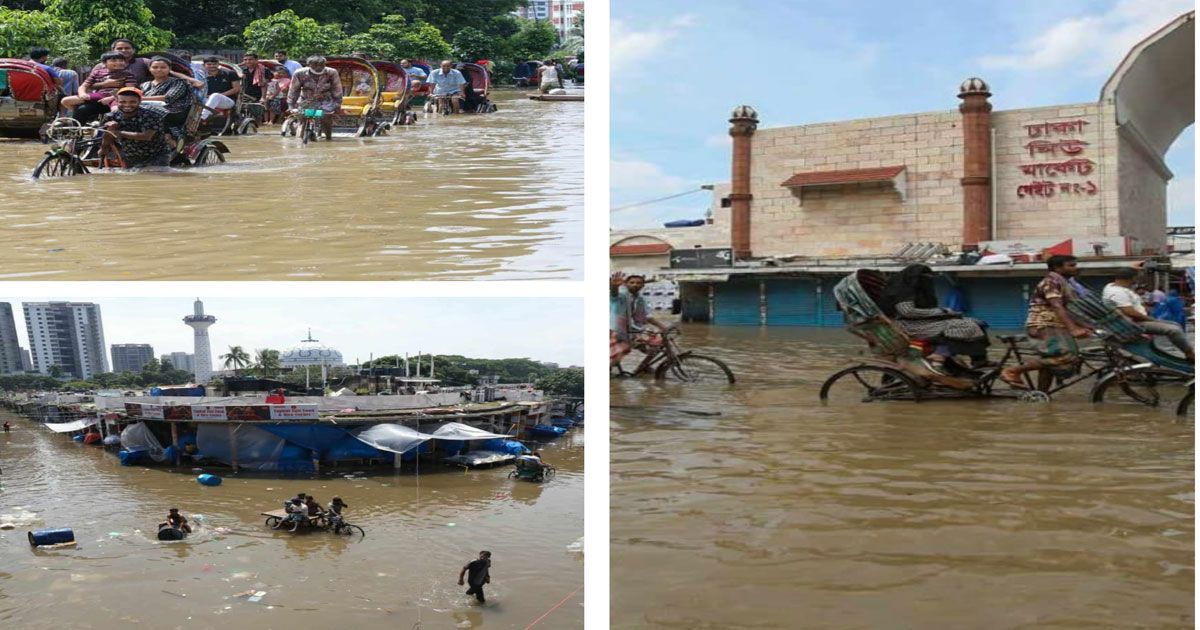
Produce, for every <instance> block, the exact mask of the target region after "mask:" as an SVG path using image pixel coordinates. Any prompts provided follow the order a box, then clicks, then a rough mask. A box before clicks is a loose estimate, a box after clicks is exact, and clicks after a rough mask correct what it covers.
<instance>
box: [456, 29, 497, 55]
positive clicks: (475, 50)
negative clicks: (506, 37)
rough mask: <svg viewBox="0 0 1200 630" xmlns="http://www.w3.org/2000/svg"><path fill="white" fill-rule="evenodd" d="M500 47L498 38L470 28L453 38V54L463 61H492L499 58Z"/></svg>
mask: <svg viewBox="0 0 1200 630" xmlns="http://www.w3.org/2000/svg"><path fill="white" fill-rule="evenodd" d="M502 47H503V42H502V40H501V39H500V38H498V37H494V36H492V35H488V34H487V33H484V32H483V31H481V30H479V29H477V28H474V27H470V26H468V27H467V28H464V29H462V30H461V31H459V32H458V34H457V35H455V36H454V54H455V55H457V56H458V58H459V59H461V60H463V61H476V60H478V59H494V58H496V57H498V56H500V51H501V48H502Z"/></svg>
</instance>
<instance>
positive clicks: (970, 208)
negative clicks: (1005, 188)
mask: <svg viewBox="0 0 1200 630" xmlns="http://www.w3.org/2000/svg"><path fill="white" fill-rule="evenodd" d="M991 95H992V93H991V92H989V91H988V85H987V83H984V82H983V79H980V78H976V77H972V78H970V79H967V80H966V81H963V83H962V85H961V86H959V91H958V98H960V99H962V103H960V104H959V106H958V111H959V112H961V113H962V129H963V131H962V132H963V177H962V180H961V182H962V189H963V231H962V241H963V242H962V245H963V249H964V250H967V249H975V248H976V246H977V245H979V243H981V242H983V241H990V240H992V237H993V235H992V178H991V173H992V137H991V129H992V104H991V103H989V102H988V97H989V96H991Z"/></svg>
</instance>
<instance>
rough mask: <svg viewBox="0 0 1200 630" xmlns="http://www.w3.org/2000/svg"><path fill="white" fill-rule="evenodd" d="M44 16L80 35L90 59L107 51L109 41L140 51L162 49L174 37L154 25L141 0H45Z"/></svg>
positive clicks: (151, 14)
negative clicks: (127, 43) (123, 42)
mask: <svg viewBox="0 0 1200 630" xmlns="http://www.w3.org/2000/svg"><path fill="white" fill-rule="evenodd" d="M45 3H46V10H45V13H46V14H47V15H49V16H50V17H53V18H56V19H59V20H62V21H64V22H66V23H68V24H70V25H71V27H72V28H73V29H74V30H75V31H76V32H79V33H81V34H82V35H83V37H84V40H85V41H86V42H87V45H88V50H89V52H90V53H91V55H92V56H93V57H99V56H100V55H101V54H102V53H103V52H104V51H106V50H109V47H110V45H111V43H112V40H114V39H117V38H122V37H123V38H125V39H128V40H131V41H132V42H133V43H134V45H135V46H137V48H138V49H140V50H161V49H164V48H167V47H168V46H170V45H171V41H172V40H173V39H174V38H175V36H174V34H173V33H171V32H170V31H167V30H164V29H161V28H159V27H157V26H155V25H154V12H152V11H151V10H150V9H148V8H147V7H146V4H145V2H143V1H142V0H45Z"/></svg>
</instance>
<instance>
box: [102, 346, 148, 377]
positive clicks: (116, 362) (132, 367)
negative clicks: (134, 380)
mask: <svg viewBox="0 0 1200 630" xmlns="http://www.w3.org/2000/svg"><path fill="white" fill-rule="evenodd" d="M153 358H154V348H152V347H151V346H150V344H148V343H114V344H113V345H112V371H113V372H116V373H118V374H119V373H121V372H141V371H142V368H143V367H146V364H147V363H149V362H150V360H151V359H153Z"/></svg>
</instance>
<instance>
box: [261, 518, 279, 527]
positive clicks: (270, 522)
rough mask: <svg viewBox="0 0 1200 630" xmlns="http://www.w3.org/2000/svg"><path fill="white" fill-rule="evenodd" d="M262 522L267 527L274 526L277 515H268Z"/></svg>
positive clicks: (276, 521) (277, 520) (277, 519)
mask: <svg viewBox="0 0 1200 630" xmlns="http://www.w3.org/2000/svg"><path fill="white" fill-rule="evenodd" d="M263 524H264V525H266V526H267V527H275V526H276V525H278V524H279V517H278V516H268V517H267V520H266V521H265V522H264V523H263Z"/></svg>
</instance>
